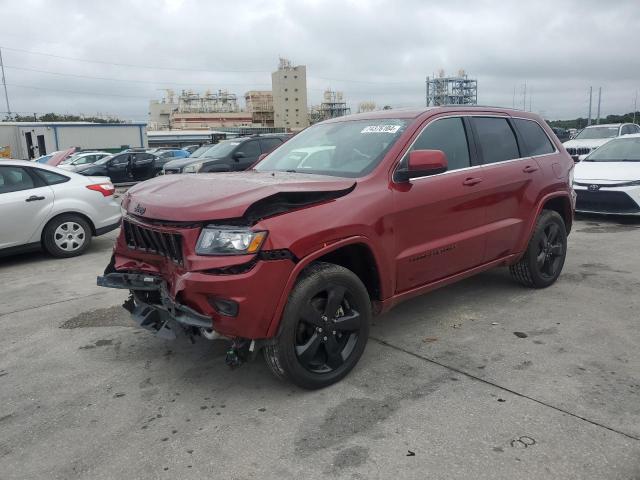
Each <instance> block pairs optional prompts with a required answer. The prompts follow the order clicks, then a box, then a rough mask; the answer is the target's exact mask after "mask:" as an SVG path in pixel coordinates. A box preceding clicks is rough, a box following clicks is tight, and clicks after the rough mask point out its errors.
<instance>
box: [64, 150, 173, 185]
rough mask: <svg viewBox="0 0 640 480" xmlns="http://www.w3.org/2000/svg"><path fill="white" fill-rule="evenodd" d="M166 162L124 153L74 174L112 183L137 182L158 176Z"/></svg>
mask: <svg viewBox="0 0 640 480" xmlns="http://www.w3.org/2000/svg"><path fill="white" fill-rule="evenodd" d="M166 161H167V160H166V159H161V158H159V157H157V156H156V155H154V154H152V153H146V152H124V153H118V154H116V155H111V156H108V157H104V158H101V159H100V160H98V161H96V162H94V163H92V164H89V165H83V166H80V167H78V168H77V169H76V172H77V173H79V174H81V175H87V176H96V175H97V176H104V177H109V178H110V179H111V181H112V182H114V183H125V182H139V181H142V180H147V179H149V178H153V177H155V176H156V175H158V174H159V173H160V172H161V171H162V166H163V165H164V164H165V163H166Z"/></svg>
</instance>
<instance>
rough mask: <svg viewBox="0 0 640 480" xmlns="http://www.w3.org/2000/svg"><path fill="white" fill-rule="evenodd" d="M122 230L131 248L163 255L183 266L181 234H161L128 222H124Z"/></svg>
mask: <svg viewBox="0 0 640 480" xmlns="http://www.w3.org/2000/svg"><path fill="white" fill-rule="evenodd" d="M122 228H123V230H124V238H125V240H126V242H127V246H128V247H129V248H132V249H135V250H142V251H144V252H148V253H155V254H157V255H162V256H163V257H167V258H169V259H171V260H173V261H174V262H176V263H177V264H179V265H182V264H183V261H184V258H183V256H182V236H181V235H180V234H178V233H167V232H159V231H157V230H152V229H150V228H146V227H142V226H140V225H137V224H135V223H132V222H129V221H127V220H123V221H122Z"/></svg>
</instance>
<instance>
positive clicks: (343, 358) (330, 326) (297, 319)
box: [263, 263, 371, 389]
mask: <svg viewBox="0 0 640 480" xmlns="http://www.w3.org/2000/svg"><path fill="white" fill-rule="evenodd" d="M370 320H371V300H370V298H369V294H368V293H367V289H366V288H365V286H364V285H363V284H362V282H361V281H360V279H359V278H358V276H357V275H355V274H354V273H353V272H351V271H350V270H348V269H346V268H344V267H341V266H339V265H333V264H329V263H316V264H313V265H312V266H311V267H309V268H308V269H307V270H306V271H305V272H304V274H303V276H302V278H301V279H300V280H299V281H298V283H297V284H296V286H295V287H294V289H293V291H292V293H291V295H290V296H289V301H288V302H287V306H286V307H285V310H284V314H283V316H282V324H281V330H280V333H279V335H278V337H276V339H275V342H274V344H272V345H268V346H266V347H265V348H264V350H263V352H264V357H265V360H266V362H267V365H268V366H269V368H270V369H271V371H272V372H273V373H274V374H275V375H276V376H277V377H280V378H283V379H287V380H290V381H291V382H293V383H295V384H296V385H298V386H300V387H303V388H307V389H317V388H322V387H326V386H328V385H331V384H333V383H335V382H337V381H339V380H341V379H342V378H343V377H344V376H346V375H347V374H348V373H349V372H350V371H351V369H353V367H354V366H355V365H356V363H358V360H359V359H360V356H361V355H362V353H363V352H364V348H365V345H366V343H367V339H368V337H369V322H370Z"/></svg>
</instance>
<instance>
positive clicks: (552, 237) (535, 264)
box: [509, 210, 567, 288]
mask: <svg viewBox="0 0 640 480" xmlns="http://www.w3.org/2000/svg"><path fill="white" fill-rule="evenodd" d="M566 256H567V230H566V227H565V224H564V220H563V219H562V217H561V216H560V214H559V213H558V212H556V211H553V210H543V211H542V213H541V214H540V215H539V216H538V220H537V222H536V226H535V228H534V230H533V234H532V235H531V239H530V240H529V245H528V246H527V250H526V251H525V252H524V255H523V256H522V258H521V259H520V260H519V261H518V263H516V264H514V265H511V266H510V267H509V270H510V272H511V276H512V277H513V278H514V279H515V280H517V281H518V282H520V283H522V284H523V285H525V286H527V287H533V288H546V287H548V286H549V285H551V284H553V283H554V282H555V281H556V280H557V279H558V277H559V276H560V273H561V272H562V267H563V266H564V261H565V259H566Z"/></svg>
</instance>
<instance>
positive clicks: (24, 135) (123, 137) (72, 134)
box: [0, 122, 148, 160]
mask: <svg viewBox="0 0 640 480" xmlns="http://www.w3.org/2000/svg"><path fill="white" fill-rule="evenodd" d="M146 125H147V124H146V123H90V122H0V151H4V152H7V151H8V155H7V154H6V153H5V156H9V157H11V158H18V159H24V160H29V159H33V158H38V157H40V156H41V155H46V154H47V153H51V152H55V151H58V150H65V149H67V148H71V147H80V148H81V149H85V150H107V151H109V150H111V151H119V150H121V149H122V147H125V146H126V147H147V145H148V143H147V132H146ZM7 147H8V150H7ZM3 149H4V150H3Z"/></svg>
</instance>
